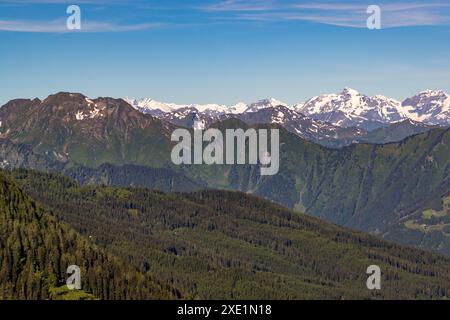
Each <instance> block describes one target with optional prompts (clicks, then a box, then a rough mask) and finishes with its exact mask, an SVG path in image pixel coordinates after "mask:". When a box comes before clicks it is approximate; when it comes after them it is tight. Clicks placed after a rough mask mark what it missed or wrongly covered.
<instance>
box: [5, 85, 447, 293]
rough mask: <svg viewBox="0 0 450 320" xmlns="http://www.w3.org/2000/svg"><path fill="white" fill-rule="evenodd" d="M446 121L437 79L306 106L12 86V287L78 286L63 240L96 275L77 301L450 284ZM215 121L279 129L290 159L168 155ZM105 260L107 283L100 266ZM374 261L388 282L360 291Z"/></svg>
mask: <svg viewBox="0 0 450 320" xmlns="http://www.w3.org/2000/svg"><path fill="white" fill-rule="evenodd" d="M449 126H450V96H449V95H448V94H446V93H444V92H443V91H432V90H427V91H423V92H421V93H419V94H417V95H416V96H414V97H411V98H408V99H405V100H404V101H403V102H399V101H396V100H394V99H390V98H386V97H384V96H375V97H369V96H366V95H363V94H360V93H358V92H357V91H355V90H353V89H350V88H346V89H344V90H343V91H342V92H341V93H339V94H326V95H321V96H317V97H313V98H311V99H309V100H308V101H306V102H302V103H298V104H295V105H286V104H285V103H283V102H281V101H279V100H276V99H273V98H271V99H265V100H261V101H257V102H254V103H250V104H246V103H238V104H236V105H233V106H224V105H218V104H210V105H176V104H171V103H163V102H158V101H155V100H152V99H148V98H147V99H141V100H136V99H130V98H126V99H114V98H107V97H103V98H97V99H92V98H88V97H86V96H84V95H82V94H79V93H68V92H60V93H56V94H53V95H50V96H49V97H47V98H46V99H44V100H40V99H37V98H36V99H33V100H31V99H17V100H12V101H10V102H8V103H6V104H5V105H4V106H2V107H1V108H0V165H1V171H2V172H1V173H0V185H1V188H0V222H1V223H0V229H1V230H0V298H24V299H25V298H35V299H39V298H55V299H56V298H67V295H68V294H67V292H66V291H64V287H63V284H62V283H61V281H60V279H61V277H62V275H61V274H62V273H63V272H64V271H63V270H62V269H61V265H64V264H65V263H69V262H70V261H69V260H70V259H69V257H68V255H72V256H73V257H74V259H75V260H76V259H78V260H79V259H84V260H83V261H85V264H83V262H77V261H78V260H77V261H75V262H76V263H80V265H83V268H84V269H83V270H85V271H86V272H87V273H89V275H90V276H89V277H88V278H87V279H86V280H85V281H86V282H85V286H84V287H85V288H86V292H82V293H80V295H81V297H75V298H83V299H91V298H92V299H95V298H100V299H109V298H111V299H114V298H125V299H135V298H138V299H139V298H151V299H153V298H162V299H169V298H170V299H177V298H203V299H317V298H328V299H358V298H379V299H383V298H396V299H401V298H404V299H413V298H424V299H427V298H436V299H437V298H446V297H447V298H448V297H449V295H450V293H449V290H450V263H449V262H450V258H449V257H448V256H450V129H449ZM208 127H212V128H217V129H219V130H221V131H224V130H226V129H233V128H242V129H244V130H245V129H248V128H255V129H258V128H278V129H280V170H279V173H278V174H277V175H274V176H261V175H260V170H259V169H260V168H259V165H210V166H208V165H192V166H188V165H181V166H176V165H174V164H173V163H172V161H171V150H172V147H173V146H174V144H175V143H174V142H172V141H171V134H172V132H173V131H174V130H175V129H177V128H187V129H188V130H196V129H197V130H198V129H204V128H208ZM36 243H44V244H45V246H35V245H33V244H36ZM413 247H415V248H413ZM33 259H34V260H33ZM36 259H37V260H36ZM32 261H35V263H34V264H33V263H32ZM106 261H107V262H108V263H109V267H108V270H110V277H114V283H113V284H112V285H111V286H112V287H105V286H102V285H101V284H99V282H96V281H94V278H95V277H96V276H98V277H100V278H99V279H100V280H99V281H100V283H101V279H102V278H101V276H100V275H98V270H97V269H96V268H94V267H92V266H94V265H97V264H101V263H106ZM75 262H73V263H75ZM371 264H376V265H379V266H380V267H381V268H382V270H383V275H384V278H383V279H384V280H383V281H384V282H383V288H384V290H382V291H369V290H367V289H366V288H365V280H366V274H365V271H366V268H367V266H369V265H371ZM116 271H117V272H116ZM119 271H120V272H119ZM118 273H120V274H121V275H122V276H118V277H117V278H116V277H115V276H113V275H112V274H118ZM107 276H108V275H105V276H104V277H107ZM127 279H132V280H131V282H130V283H132V285H133V286H136V288H138V289H139V290H137V291H136V292H135V293H132V292H130V291H127V290H126V288H124V286H125V283H126V281H127ZM26 288H36V290H31V291H30V290H27V289H26ZM115 290H116V291H115ZM31 292H33V293H31ZM112 292H116V293H115V294H113V293H112ZM118 292H120V293H118ZM69 298H70V295H69Z"/></svg>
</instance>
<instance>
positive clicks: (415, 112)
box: [400, 90, 450, 126]
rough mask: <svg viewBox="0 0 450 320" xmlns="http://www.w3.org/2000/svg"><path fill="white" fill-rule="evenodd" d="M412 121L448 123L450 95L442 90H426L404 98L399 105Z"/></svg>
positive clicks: (434, 123)
mask: <svg viewBox="0 0 450 320" xmlns="http://www.w3.org/2000/svg"><path fill="white" fill-rule="evenodd" d="M400 110H401V112H403V113H404V115H405V116H406V117H408V118H410V119H412V120H414V121H417V122H422V123H427V124H431V125H439V126H447V125H450V96H449V95H448V94H447V93H445V92H444V91H442V90H436V91H433V90H426V91H423V92H421V93H419V94H418V95H416V96H414V97H412V98H409V99H406V100H405V101H403V102H402V104H401V107H400Z"/></svg>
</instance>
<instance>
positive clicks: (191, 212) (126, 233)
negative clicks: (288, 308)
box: [13, 170, 450, 299]
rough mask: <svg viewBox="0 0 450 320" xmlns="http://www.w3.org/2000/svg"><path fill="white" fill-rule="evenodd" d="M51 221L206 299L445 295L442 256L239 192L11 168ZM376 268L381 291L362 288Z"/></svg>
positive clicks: (447, 280)
mask: <svg viewBox="0 0 450 320" xmlns="http://www.w3.org/2000/svg"><path fill="white" fill-rule="evenodd" d="M13 176H14V178H15V180H16V181H17V182H18V183H19V184H20V185H21V186H22V187H23V188H24V190H26V192H27V194H29V195H30V196H31V197H33V198H34V199H36V200H37V201H39V202H41V203H43V204H45V206H47V207H48V208H51V210H52V211H53V212H54V213H55V215H56V216H57V217H58V218H59V219H61V220H62V221H64V222H65V223H68V224H70V225H71V226H72V227H74V228H75V229H76V230H78V231H79V232H81V233H82V234H84V235H86V236H89V237H90V238H91V239H92V240H93V241H95V242H97V243H98V244H100V245H102V246H105V247H106V248H107V249H108V250H110V251H111V252H113V253H114V254H116V255H118V256H121V257H124V258H126V259H128V260H129V261H130V262H131V263H133V264H134V265H135V266H137V267H139V268H140V269H141V270H144V271H150V272H151V273H152V274H154V275H156V276H157V277H158V279H159V280H160V281H163V282H164V281H169V282H170V283H172V284H173V285H174V286H175V287H177V288H180V289H181V290H182V291H186V292H188V293H189V294H190V295H192V296H195V297H199V298H207V299H211V298H213V299H219V298H225V299H264V298H265V299H282V298H288V299H299V298H309V299H317V298H327V299H355V298H393V299H402V298H403V299H411V298H418V299H424V298H435V299H439V298H445V297H448V296H449V294H450V291H449V290H450V260H449V259H448V258H444V257H442V256H439V255H435V254H431V253H427V252H424V251H420V250H416V249H411V248H406V247H402V246H399V245H396V244H393V243H389V242H385V241H382V240H379V239H377V238H374V237H371V236H368V235H364V234H362V233H358V232H353V231H349V230H346V229H343V228H341V227H338V226H335V225H331V224H328V223H325V222H322V221H320V220H319V219H316V218H312V217H308V216H305V215H302V214H299V213H296V212H294V211H290V210H288V209H285V208H283V207H280V206H278V205H276V204H273V203H270V202H268V201H265V200H261V199H258V198H255V197H253V196H249V195H246V194H244V193H236V192H225V191H202V192H196V193H174V194H164V193H162V192H155V191H150V190H146V189H127V188H114V187H101V186H84V187H83V186H80V185H78V184H77V183H75V182H73V181H71V180H70V179H68V178H65V177H62V176H57V175H51V174H44V173H39V172H30V171H25V170H19V171H15V172H13ZM372 264H375V265H379V266H380V267H381V270H382V274H383V277H382V290H380V291H369V290H368V289H367V288H366V279H367V275H366V269H367V267H368V266H369V265H372Z"/></svg>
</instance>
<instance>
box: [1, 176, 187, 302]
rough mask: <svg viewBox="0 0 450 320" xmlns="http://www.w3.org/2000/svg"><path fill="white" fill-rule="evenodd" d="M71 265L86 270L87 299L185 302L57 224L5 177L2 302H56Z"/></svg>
mask: <svg viewBox="0 0 450 320" xmlns="http://www.w3.org/2000/svg"><path fill="white" fill-rule="evenodd" d="M69 265H78V266H79V267H80V268H81V279H82V289H83V291H84V292H85V293H89V294H81V295H78V296H79V297H82V298H90V297H93V298H97V299H170V298H177V297H180V293H179V292H178V291H177V290H175V289H173V288H172V287H170V286H169V285H165V284H161V283H160V282H158V281H156V280H155V279H154V278H153V277H152V276H150V274H143V273H141V272H139V271H137V269H136V268H135V267H133V266H130V265H128V264H127V263H125V262H124V261H123V260H121V259H119V258H116V257H114V256H112V255H111V254H108V253H106V252H105V250H103V249H101V248H99V247H98V246H96V245H94V244H92V243H91V242H90V241H88V240H86V239H85V238H83V237H82V236H80V235H79V234H78V233H77V232H75V231H74V230H72V229H71V228H69V227H68V226H66V225H63V224H61V223H59V222H57V220H56V219H55V218H54V217H52V216H50V215H49V214H48V213H47V212H46V211H45V210H43V209H42V208H40V207H39V206H38V205H36V204H35V202H34V201H32V200H30V199H29V197H28V196H26V195H25V194H24V193H23V192H22V191H21V190H20V189H19V188H18V187H17V186H16V185H15V183H13V182H12V181H11V180H10V179H9V178H7V177H6V176H5V175H4V174H3V173H0V299H49V298H57V297H56V295H57V293H58V292H60V291H61V290H60V289H58V288H59V287H63V286H64V285H65V281H66V279H67V277H68V275H67V274H66V269H67V267H68V266H69ZM74 296H75V297H76V296H77V295H76V294H75V295H74Z"/></svg>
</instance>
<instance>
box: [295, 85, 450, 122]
mask: <svg viewBox="0 0 450 320" xmlns="http://www.w3.org/2000/svg"><path fill="white" fill-rule="evenodd" d="M294 109H295V110H298V111H299V112H301V113H304V114H305V115H308V116H310V117H312V118H314V119H316V120H322V121H326V122H330V123H332V124H334V125H337V126H343V127H360V128H364V129H366V130H374V129H377V128H380V127H384V126H386V125H389V124H392V123H396V122H399V121H404V120H407V119H411V120H413V121H416V122H421V123H424V124H426V125H440V126H449V125H450V96H449V95H448V94H446V93H445V92H443V91H440V90H438V91H433V90H426V91H423V92H421V93H419V94H418V95H416V96H414V97H412V98H408V99H406V100H404V101H403V102H399V101H396V100H394V99H390V98H387V97H385V96H381V95H377V96H374V97H369V96H366V95H363V94H360V93H359V92H358V91H356V90H353V89H350V88H346V89H344V90H343V91H342V92H341V93H340V94H325V95H321V96H317V97H314V98H312V99H310V100H308V101H307V102H305V103H301V104H298V105H296V106H294Z"/></svg>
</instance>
